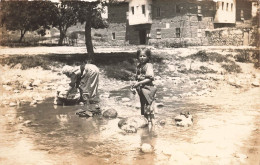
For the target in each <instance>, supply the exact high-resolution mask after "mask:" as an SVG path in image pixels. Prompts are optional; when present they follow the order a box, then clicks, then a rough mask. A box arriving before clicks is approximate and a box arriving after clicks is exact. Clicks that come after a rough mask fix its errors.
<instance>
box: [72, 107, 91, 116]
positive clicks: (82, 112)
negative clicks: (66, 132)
mask: <svg viewBox="0 0 260 165" xmlns="http://www.w3.org/2000/svg"><path fill="white" fill-rule="evenodd" d="M76 115H78V116H79V117H92V116H93V113H92V112H90V111H89V110H82V109H79V110H77V111H76Z"/></svg>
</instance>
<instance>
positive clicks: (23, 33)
mask: <svg viewBox="0 0 260 165" xmlns="http://www.w3.org/2000/svg"><path fill="white" fill-rule="evenodd" d="M25 33H26V30H24V31H23V30H21V36H20V39H19V43H21V42H22V40H23V37H24V35H25Z"/></svg>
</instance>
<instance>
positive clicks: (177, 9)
mask: <svg viewBox="0 0 260 165" xmlns="http://www.w3.org/2000/svg"><path fill="white" fill-rule="evenodd" d="M175 9H176V13H180V12H181V7H180V5H176V6H175Z"/></svg>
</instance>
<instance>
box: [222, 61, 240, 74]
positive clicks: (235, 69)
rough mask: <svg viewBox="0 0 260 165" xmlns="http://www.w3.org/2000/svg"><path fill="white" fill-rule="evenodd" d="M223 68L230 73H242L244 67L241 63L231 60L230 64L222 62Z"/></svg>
mask: <svg viewBox="0 0 260 165" xmlns="http://www.w3.org/2000/svg"><path fill="white" fill-rule="evenodd" d="M221 66H222V68H224V69H225V70H226V71H227V72H229V73H241V72H242V69H241V67H240V66H239V65H237V64H235V62H231V63H229V64H222V65H221Z"/></svg>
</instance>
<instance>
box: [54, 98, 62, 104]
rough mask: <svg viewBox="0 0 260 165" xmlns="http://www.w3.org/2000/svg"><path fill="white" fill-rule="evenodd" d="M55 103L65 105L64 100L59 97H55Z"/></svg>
mask: <svg viewBox="0 0 260 165" xmlns="http://www.w3.org/2000/svg"><path fill="white" fill-rule="evenodd" d="M53 104H54V105H63V102H62V101H61V100H60V99H58V97H55V98H54V101H53Z"/></svg>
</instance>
